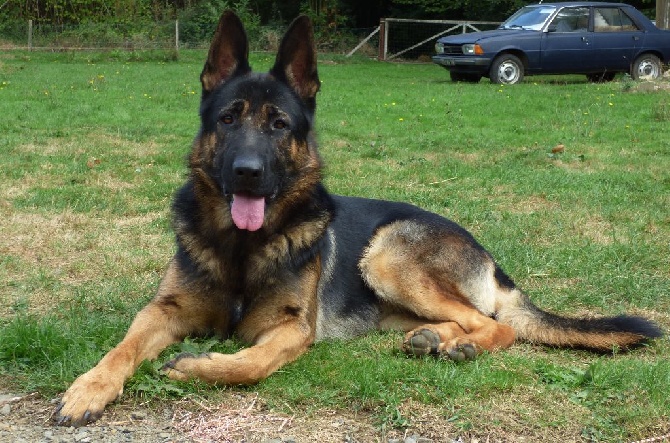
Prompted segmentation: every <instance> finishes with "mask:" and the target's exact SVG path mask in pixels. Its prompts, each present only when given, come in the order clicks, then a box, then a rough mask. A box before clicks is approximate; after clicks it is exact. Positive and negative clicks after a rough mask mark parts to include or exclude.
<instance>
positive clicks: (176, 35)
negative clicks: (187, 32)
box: [174, 19, 179, 54]
mask: <svg viewBox="0 0 670 443" xmlns="http://www.w3.org/2000/svg"><path fill="white" fill-rule="evenodd" d="M174 50H175V51H177V54H179V19H177V20H175V21H174Z"/></svg>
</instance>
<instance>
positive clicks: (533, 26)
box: [500, 5, 556, 31]
mask: <svg viewBox="0 0 670 443" xmlns="http://www.w3.org/2000/svg"><path fill="white" fill-rule="evenodd" d="M555 10H556V7H555V6H549V5H534V6H525V7H523V8H521V9H519V10H518V11H516V12H515V13H514V14H513V15H512V16H511V17H510V18H508V19H507V20H505V22H504V23H503V24H502V25H500V29H530V30H533V31H539V30H540V29H542V26H544V24H545V22H546V21H547V19H548V18H549V17H550V16H551V15H552V14H553V12H554V11H555Z"/></svg>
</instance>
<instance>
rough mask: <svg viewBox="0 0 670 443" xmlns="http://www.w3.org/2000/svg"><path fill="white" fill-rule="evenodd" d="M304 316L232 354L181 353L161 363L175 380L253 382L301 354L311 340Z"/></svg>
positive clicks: (310, 328)
mask: <svg viewBox="0 0 670 443" xmlns="http://www.w3.org/2000/svg"><path fill="white" fill-rule="evenodd" d="M313 331H314V329H313V328H312V327H309V326H308V325H307V324H306V323H305V321H304V319H295V320H292V321H286V322H282V323H280V324H277V325H275V326H274V327H271V328H269V329H267V330H265V331H263V332H262V333H261V334H259V335H258V337H257V338H256V340H255V342H254V345H253V346H251V347H249V348H246V349H242V350H241V351H239V352H236V353H235V354H220V353H207V354H202V355H197V356H196V355H192V354H181V355H179V356H177V357H176V358H175V359H174V360H172V361H170V362H168V363H167V364H166V365H165V366H164V370H165V371H166V374H167V375H168V377H170V378H172V379H175V380H188V379H190V378H199V379H200V380H203V381H205V382H207V383H211V384H227V385H238V384H246V385H248V384H254V383H257V382H259V381H261V380H263V379H265V378H267V377H268V376H269V375H270V374H272V373H273V372H275V371H276V370H277V369H279V368H280V367H282V366H283V365H285V364H286V363H289V362H291V361H293V360H295V359H296V358H298V357H299V356H300V355H301V354H303V353H304V352H305V351H306V350H307V348H308V347H309V346H310V345H311V344H312V342H313V341H314V333H313Z"/></svg>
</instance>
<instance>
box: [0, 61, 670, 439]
mask: <svg viewBox="0 0 670 443" xmlns="http://www.w3.org/2000/svg"><path fill="white" fill-rule="evenodd" d="M204 55H205V54H204V51H197V52H192V53H190V52H183V53H182V55H181V57H180V59H179V61H171V60H170V56H169V54H168V55H167V56H164V55H162V54H161V53H146V54H140V55H139V56H138V55H137V54H135V55H132V56H131V55H124V54H120V53H108V54H102V53H90V54H80V53H63V54H47V53H25V52H6V53H3V54H1V55H0V111H1V112H0V115H1V116H2V118H0V134H2V135H1V136H0V152H2V156H0V230H1V232H2V235H1V236H0V374H2V380H1V381H0V387H4V388H5V389H11V390H39V391H41V392H43V393H44V394H45V395H54V394H56V393H58V392H61V391H63V390H64V389H65V388H66V387H67V386H68V384H69V383H71V381H72V380H73V379H74V377H76V376H77V375H78V374H80V373H82V372H84V371H86V370H87V369H89V368H90V367H91V366H92V365H94V364H95V363H96V362H97V360H98V359H99V358H100V357H101V356H102V355H103V354H104V353H105V352H106V351H107V350H109V348H110V347H112V346H113V345H114V344H115V343H117V342H118V340H120V339H121V337H122V336H123V334H124V332H125V330H126V328H127V326H128V325H129V323H130V321H131V320H132V318H133V316H134V314H135V313H136V312H137V310H138V309H140V308H141V306H143V305H144V304H145V303H146V302H147V301H148V300H149V299H150V298H151V296H152V295H153V292H154V291H155V288H156V286H157V284H158V282H159V281H160V277H161V275H162V272H163V270H164V268H165V265H166V263H167V261H168V260H169V259H170V256H171V254H172V252H173V243H172V233H171V231H170V227H169V204H170V200H171V196H172V193H173V192H174V190H175V189H176V188H177V187H178V186H179V185H180V184H181V183H182V181H183V180H184V177H185V174H186V169H185V157H186V154H187V152H188V149H189V146H190V143H191V142H192V140H193V137H194V136H195V133H196V130H197V125H198V118H197V112H198V100H199V84H198V75H199V72H200V69H201V67H202V62H203V60H204ZM272 59H273V58H272V57H270V56H269V55H264V54H254V55H253V62H254V63H253V64H254V65H255V66H261V67H262V68H263V69H265V68H267V67H268V66H269V65H270V63H271V62H272ZM320 76H321V79H322V81H323V85H322V91H321V93H320V95H319V105H318V118H317V127H318V130H319V138H320V141H321V151H322V154H323V157H324V159H325V161H326V165H327V168H326V176H327V179H326V183H327V185H328V186H329V188H330V189H331V190H332V191H334V192H337V193H342V194H348V195H362V196H368V197H377V198H385V199H392V200H405V201H410V202H413V203H415V204H418V205H420V206H423V207H425V208H427V209H430V210H432V211H435V212H438V213H440V214H443V215H445V216H448V217H450V218H452V219H455V220H457V221H459V222H460V223H461V224H463V225H464V226H466V227H467V228H468V229H470V230H471V231H472V232H473V233H474V234H475V235H476V237H478V238H479V240H480V241H481V242H482V243H483V244H484V245H485V246H486V247H487V248H488V249H489V250H490V251H491V252H492V253H493V254H494V256H496V258H497V259H498V261H499V262H500V264H501V265H502V267H503V268H504V269H505V270H506V271H507V272H508V273H509V274H510V275H511V276H512V277H513V278H514V279H515V281H516V282H517V283H518V284H519V285H520V286H521V287H523V288H524V289H526V291H527V292H528V293H529V294H530V295H531V297H532V298H533V299H534V300H535V302H536V303H537V304H539V305H540V306H542V307H545V308H547V309H551V310H553V311H556V312H561V313H564V314H574V315H584V314H610V315H615V314H620V313H623V312H632V313H636V314H639V315H645V316H648V317H650V318H653V319H654V320H656V321H658V322H659V323H660V324H662V325H663V327H664V328H665V329H666V330H667V329H668V328H669V327H670V314H669V312H670V291H669V289H670V273H669V271H668V269H670V267H669V261H668V257H669V256H670V250H669V249H668V245H669V244H670V215H669V214H670V212H668V208H669V207H670V150H669V149H668V146H669V144H668V143H669V142H668V140H669V135H670V124H669V123H670V117H669V113H668V103H670V98H669V96H668V93H667V92H658V93H637V92H635V89H636V88H635V85H634V84H633V85H631V83H630V82H629V81H618V82H613V83H609V84H589V83H586V82H585V81H583V80H582V78H580V77H572V76H568V77H536V78H533V77H530V78H528V79H527V80H526V82H524V83H523V84H520V85H516V86H513V87H510V86H500V85H492V84H489V83H488V82H484V81H482V82H481V83H480V84H477V85H471V84H454V83H451V82H449V81H448V80H447V79H448V74H447V73H446V71H444V70H442V69H440V68H438V67H436V66H433V65H417V64H387V63H377V62H371V61H365V60H361V59H356V60H347V59H343V58H341V57H336V56H331V57H323V63H322V64H321V65H320ZM557 145H563V146H564V149H563V151H562V152H552V148H555V147H556V146H557ZM399 340H400V334H396V333H383V334H382V333H374V334H370V335H369V336H366V337H362V338H359V339H355V340H347V341H332V342H324V343H319V344H317V345H315V346H314V347H313V349H312V350H311V351H310V352H309V353H308V354H307V355H305V356H303V357H302V358H300V359H299V360H298V361H296V362H295V363H293V364H290V365H288V366H287V367H285V368H283V369H282V370H281V371H279V372H278V373H277V374H274V375H273V376H272V377H270V378H269V379H268V380H266V381H264V382H262V383H260V384H259V385H257V386H254V387H251V388H230V389H234V390H242V391H245V390H253V391H254V392H258V393H259V395H260V396H261V397H262V398H264V400H265V401H266V402H267V403H268V405H269V406H270V407H273V408H277V409H285V408H289V409H291V410H301V411H304V412H305V413H314V414H318V411H319V410H322V409H324V408H326V409H329V410H332V409H335V410H355V411H360V412H365V413H366V414H371V416H372V417H373V420H374V421H375V425H376V426H378V427H379V428H380V429H383V428H389V427H399V428H403V427H407V426H410V427H411V426H413V425H414V424H416V423H418V422H419V421H420V420H421V419H422V416H423V415H424V414H427V413H428V412H431V411H433V412H435V411H437V412H435V414H437V416H438V417H439V419H440V420H441V421H443V422H444V423H445V424H446V425H448V426H451V427H452V428H451V429H453V433H454V435H461V434H462V435H470V436H474V437H480V438H483V437H486V436H490V437H492V438H494V439H496V438H497V439H511V440H518V439H520V438H521V437H526V438H527V439H529V440H530V441H539V440H544V441H556V439H559V438H562V439H564V440H581V441H632V440H637V439H641V438H644V437H650V436H654V435H661V434H664V433H668V432H670V400H669V399H670V361H669V360H670V346H669V345H668V342H667V340H666V339H662V340H658V341H656V342H655V343H653V344H651V345H650V346H649V347H647V348H643V349H640V350H637V351H634V352H632V353H630V354H622V355H615V356H602V355H594V354H591V353H588V352H582V351H572V350H555V349H546V348H543V347H537V346H531V345H527V344H519V345H515V346H514V347H513V348H511V349H509V350H506V351H504V352H499V353H496V354H493V355H484V356H482V357H481V358H480V359H478V360H477V361H476V362H473V363H467V364H454V363H451V362H446V361H438V360H434V359H410V358H406V357H405V356H404V355H402V354H401V353H400V352H399V351H398V350H397V344H398V342H399ZM238 346H239V345H238V344H237V343H233V342H229V341H227V342H224V343H223V344H219V343H216V342H212V341H196V342H188V343H186V344H183V345H181V346H175V347H172V348H170V349H168V350H167V351H166V352H165V353H164V354H163V355H162V356H161V358H160V359H159V360H158V362H157V363H155V364H145V365H143V366H142V368H141V370H140V371H139V372H138V374H137V375H136V376H135V377H134V378H133V379H132V380H131V381H130V382H129V384H128V386H127V389H126V392H127V394H126V395H127V396H129V397H132V396H136V397H137V396H139V397H142V398H149V399H160V398H164V397H174V396H180V395H185V394H189V393H193V392H198V393H201V394H202V395H204V396H207V397H209V398H212V399H214V400H215V399H217V398H219V397H224V396H225V395H227V392H228V390H225V389H224V390H220V389H211V388H208V387H204V386H202V385H199V384H179V383H172V382H169V381H167V380H164V379H163V378H162V377H161V376H160V374H159V373H158V370H157V369H158V368H159V367H160V364H161V362H164V361H165V360H166V359H167V358H169V356H170V355H172V354H174V353H177V352H180V351H181V350H194V349H195V350H197V349H203V348H207V349H209V348H211V349H214V350H219V351H222V352H232V351H234V350H235V349H237V348H238ZM417 405H420V406H417Z"/></svg>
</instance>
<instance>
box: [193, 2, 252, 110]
mask: <svg viewBox="0 0 670 443" xmlns="http://www.w3.org/2000/svg"><path fill="white" fill-rule="evenodd" d="M250 71H251V67H250V66H249V42H248V40H247V33H246V32H245V31H244V25H242V22H241V21H240V19H239V18H238V17H237V15H236V14H235V13H234V12H233V11H225V12H224V13H223V14H222V15H221V18H220V19H219V25H218V26H217V28H216V32H215V33H214V38H213V39H212V44H211V45H210V47H209V54H208V55H207V61H206V62H205V67H204V68H203V69H202V73H201V74H200V83H202V94H203V97H205V96H207V95H208V94H209V93H210V92H212V91H213V90H214V89H216V87H217V86H219V85H220V84H221V83H223V82H225V81H226V80H228V79H229V78H231V77H233V76H236V75H242V74H246V73H248V72H250Z"/></svg>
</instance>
